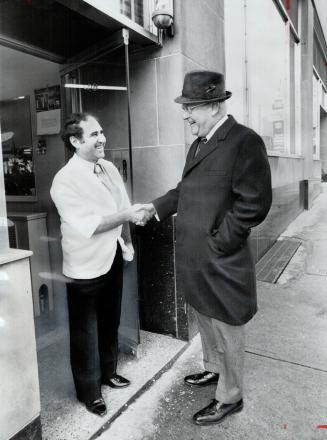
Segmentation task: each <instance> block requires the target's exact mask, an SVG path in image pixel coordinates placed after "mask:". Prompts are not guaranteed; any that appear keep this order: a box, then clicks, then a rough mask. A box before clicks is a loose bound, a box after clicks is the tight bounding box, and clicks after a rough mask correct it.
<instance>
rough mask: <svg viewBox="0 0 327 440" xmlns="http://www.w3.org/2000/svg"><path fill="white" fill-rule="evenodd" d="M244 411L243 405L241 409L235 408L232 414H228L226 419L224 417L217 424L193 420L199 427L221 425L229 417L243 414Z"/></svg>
mask: <svg viewBox="0 0 327 440" xmlns="http://www.w3.org/2000/svg"><path fill="white" fill-rule="evenodd" d="M242 409H243V405H242V406H241V407H239V408H235V409H233V410H232V411H231V412H229V413H228V414H226V415H225V416H224V417H222V418H221V419H220V420H218V421H217V422H215V421H212V422H209V421H208V422H197V421H196V420H193V422H194V423H195V424H196V425H198V426H208V425H219V424H220V423H222V422H223V421H224V420H225V419H226V418H227V417H228V416H231V415H232V414H236V413H238V412H241V411H242Z"/></svg>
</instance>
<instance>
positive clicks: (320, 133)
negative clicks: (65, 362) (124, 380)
mask: <svg viewBox="0 0 327 440" xmlns="http://www.w3.org/2000/svg"><path fill="white" fill-rule="evenodd" d="M167 5H168V6H169V7H172V5H173V2H172V0H170V1H168V2H166V6H167ZM163 6H165V2H160V0H159V1H157V0H115V1H112V2H107V1H104V0H87V1H82V0H69V1H67V0H44V1H40V0H30V1H27V0H26V1H25V0H14V1H12V0H2V1H0V113H1V144H2V148H1V149H0V159H1V162H2V164H3V166H1V167H0V220H1V222H0V264H1V268H0V309H1V310H2V313H3V315H2V316H1V317H0V338H1V340H6V344H2V342H1V344H0V345H1V347H2V348H1V352H2V354H3V356H2V357H1V361H0V371H1V372H2V377H8V380H6V381H5V382H3V383H1V384H0V390H1V395H2V396H3V400H4V401H10V400H11V399H12V398H13V397H12V396H14V395H16V394H18V395H20V396H22V398H21V399H20V400H19V402H17V407H15V408H14V407H10V408H9V407H8V408H2V409H1V410H0V426H1V430H2V432H0V440H9V439H18V438H24V437H19V436H22V435H24V432H27V430H28V429H32V428H31V427H34V429H35V430H36V431H35V432H38V433H39V434H38V435H39V436H40V435H41V434H40V432H41V430H40V412H41V411H42V408H41V406H40V397H39V383H38V373H37V371H38V368H39V370H41V369H42V368H43V366H42V365H41V364H39V365H38V364H37V356H36V353H37V351H38V350H46V349H47V347H51V345H53V344H57V343H60V340H61V339H62V338H67V331H68V330H67V306H66V299H65V293H66V292H65V290H66V288H65V279H64V278H63V277H62V275H61V264H62V259H61V249H60V229H59V218H58V215H57V212H56V209H55V207H54V205H53V203H52V202H51V199H50V196H49V189H50V186H51V182H52V179H53V177H54V175H55V174H56V172H57V171H58V170H59V169H60V168H61V167H62V166H63V165H64V164H65V163H66V161H67V160H68V158H69V153H68V152H67V151H65V149H64V145H63V143H62V142H61V140H60V136H59V131H60V126H61V125H62V122H63V119H64V117H65V116H66V115H67V114H69V113H70V112H72V111H80V110H83V111H87V112H90V113H94V114H95V115H97V116H98V117H99V119H100V121H101V124H102V126H103V127H104V130H105V135H106V137H107V145H106V154H107V157H108V158H109V159H110V160H112V161H113V162H114V163H115V164H116V166H117V167H118V168H119V170H120V172H121V174H122V176H123V179H124V181H125V183H126V186H127V189H128V191H129V194H130V196H131V198H132V199H133V201H135V202H148V201H151V200H152V199H154V198H156V197H158V196H160V195H162V194H163V193H165V192H166V191H168V190H169V189H171V188H172V187H174V186H176V184H177V183H178V181H179V179H180V177H181V174H182V170H183V166H184V161H185V157H186V153H187V151H188V148H189V146H190V144H191V143H192V141H193V139H192V136H191V134H190V132H189V130H188V127H186V126H185V125H184V122H183V120H182V117H181V114H180V110H179V106H178V105H176V104H175V103H174V98H175V97H176V96H178V95H180V92H181V88H182V84H183V78H184V75H185V73H186V72H187V71H190V70H195V69H207V70H216V71H220V72H224V73H225V74H226V87H227V89H228V90H231V91H232V92H233V96H232V98H231V99H230V100H229V101H228V113H231V114H233V116H234V117H235V118H236V119H237V120H238V122H240V123H243V124H245V125H248V126H251V127H252V128H254V129H255V130H256V131H257V132H258V133H259V134H260V135H261V136H262V137H263V139H264V142H265V145H266V148H267V152H268V156H269V162H270V165H271V169H272V179H273V206H272V209H271V211H270V213H269V215H268V217H267V219H266V220H265V222H264V223H263V224H261V225H260V226H259V227H257V228H255V229H254V230H253V231H252V238H251V244H252V249H253V253H254V256H255V259H256V260H258V259H259V258H260V257H261V256H262V255H263V254H264V253H265V252H266V251H267V250H268V249H269V248H270V247H271V246H272V244H273V243H274V242H275V240H276V239H277V238H278V236H279V235H280V234H281V232H282V231H283V230H284V229H285V228H286V227H287V225H288V224H289V223H290V222H291V221H292V220H293V219H294V218H295V217H296V216H297V215H298V214H299V213H300V212H301V211H302V210H303V209H310V207H311V205H312V201H313V200H314V198H315V197H316V195H317V194H319V191H320V181H321V179H322V178H323V179H324V178H326V177H324V176H325V175H326V174H327V122H326V114H327V97H326V93H327V70H326V69H327V67H326V66H327V45H326V32H327V5H326V4H325V2H324V0H289V1H288V0H226V1H224V0H187V1H175V2H174V5H173V15H174V32H173V35H172V32H171V30H170V31H168V32H167V31H166V32H164V33H163V34H161V32H158V30H157V29H156V28H155V26H154V25H153V22H152V20H151V13H152V11H153V10H154V9H155V8H156V7H161V8H162V7H163ZM199 11H201V13H199ZM117 87H118V88H121V89H115V88H117ZM174 237H175V218H174V217H173V218H171V219H169V220H168V221H166V222H162V223H156V222H152V223H151V224H150V225H149V226H147V227H146V228H136V230H135V232H134V239H135V243H136V246H137V249H138V252H137V256H138V258H137V261H136V262H135V263H134V264H133V265H131V266H129V267H128V268H127V269H126V273H125V285H126V286H127V287H126V288H125V291H124V303H123V316H122V325H121V345H122V347H124V349H126V350H130V351H132V352H133V351H136V350H137V346H138V344H139V342H140V338H139V330H140V329H142V330H148V331H151V332H155V333H161V334H167V335H172V336H174V337H176V338H180V339H184V340H188V339H190V338H191V337H192V336H193V335H194V334H195V333H196V327H195V324H194V319H193V316H192V315H191V314H190V313H189V312H188V310H187V308H186V307H185V304H184V301H183V298H182V297H181V295H180V293H179V288H178V283H179V280H178V279H176V277H175V270H174V267H175V266H174V259H175V253H174V250H175V249H174ZM31 252H33V254H32V255H31ZM9 293H10V294H9ZM25 365H28V368H27V369H26V368H25V367H24V368H22V366H25ZM9 372H10V374H9ZM27 402H28V403H27ZM9 421H10V422H9ZM2 427H3V428H2ZM36 438H37V437H36Z"/></svg>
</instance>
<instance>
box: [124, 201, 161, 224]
mask: <svg viewBox="0 0 327 440" xmlns="http://www.w3.org/2000/svg"><path fill="white" fill-rule="evenodd" d="M155 213H156V210H155V207H154V206H153V204H152V203H145V204H139V203H138V204H135V205H133V206H131V208H130V221H131V222H132V223H134V224H135V225H137V226H145V225H146V224H147V222H148V221H149V220H150V219H151V218H152V217H153V216H154V215H155Z"/></svg>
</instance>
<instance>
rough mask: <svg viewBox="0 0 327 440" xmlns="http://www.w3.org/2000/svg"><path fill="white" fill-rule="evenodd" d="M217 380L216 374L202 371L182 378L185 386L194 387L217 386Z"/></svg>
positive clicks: (217, 375)
mask: <svg viewBox="0 0 327 440" xmlns="http://www.w3.org/2000/svg"><path fill="white" fill-rule="evenodd" d="M218 379H219V374H218V373H211V371H203V372H202V373H196V374H191V375H190V376H185V377H184V382H185V383H186V385H192V386H195V387H205V386H207V385H211V384H213V383H215V384H217V383H218Z"/></svg>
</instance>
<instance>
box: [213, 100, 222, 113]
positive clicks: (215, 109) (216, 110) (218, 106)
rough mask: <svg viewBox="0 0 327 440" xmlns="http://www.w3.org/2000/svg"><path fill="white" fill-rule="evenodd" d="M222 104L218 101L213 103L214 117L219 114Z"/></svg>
mask: <svg viewBox="0 0 327 440" xmlns="http://www.w3.org/2000/svg"><path fill="white" fill-rule="evenodd" d="M220 104H221V103H220V102H219V101H216V102H213V103H212V104H211V105H212V107H211V108H212V115H213V116H215V115H217V114H218V113H219V110H220Z"/></svg>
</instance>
